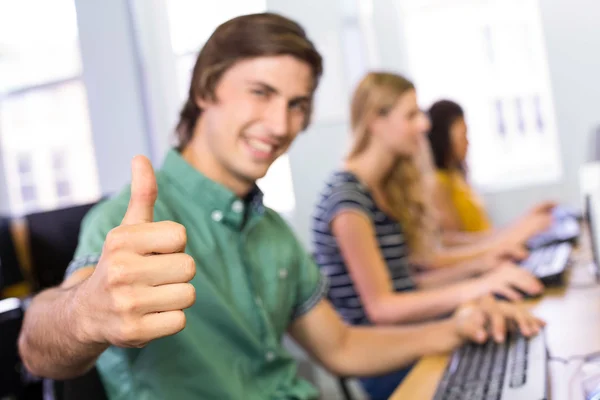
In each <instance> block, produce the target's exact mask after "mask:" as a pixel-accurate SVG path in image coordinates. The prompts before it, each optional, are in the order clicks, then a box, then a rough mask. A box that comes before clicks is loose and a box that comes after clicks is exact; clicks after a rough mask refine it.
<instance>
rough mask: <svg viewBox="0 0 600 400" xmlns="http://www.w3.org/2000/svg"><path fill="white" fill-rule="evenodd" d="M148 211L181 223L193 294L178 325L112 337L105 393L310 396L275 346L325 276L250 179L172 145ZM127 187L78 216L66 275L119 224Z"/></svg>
mask: <svg viewBox="0 0 600 400" xmlns="http://www.w3.org/2000/svg"><path fill="white" fill-rule="evenodd" d="M156 177H157V183H158V188H159V192H158V199H157V201H156V205H155V209H154V219H155V221H161V220H170V221H175V222H178V223H180V224H182V225H184V226H185V227H186V230H187V239H188V240H187V247H186V250H185V251H186V253H188V254H189V255H191V256H192V257H193V258H194V259H195V261H196V270H197V273H196V276H195V277H194V279H193V280H192V281H191V283H192V284H193V285H194V287H195V288H196V303H195V304H194V305H193V306H192V307H191V308H189V309H187V310H185V314H186V318H187V325H186V327H185V329H184V330H183V331H181V332H180V333H178V334H176V335H173V336H170V337H165V338H161V339H158V340H154V341H152V342H151V343H149V344H148V345H147V346H146V347H144V348H143V349H122V348H117V347H111V348H109V349H108V350H106V351H105V352H104V353H103V354H102V355H101V356H100V358H99V359H98V362H97V369H98V371H99V373H100V375H101V378H102V380H103V383H104V386H105V388H106V390H107V393H108V395H109V398H110V399H111V400H124V399H128V400H129V399H131V400H145V399H175V400H186V399H194V400H196V399H216V400H228V399H231V400H240V399H244V400H254V399H255V400H265V399H314V398H317V397H318V394H317V391H316V389H315V388H314V387H313V386H312V385H310V384H309V383H308V382H306V381H304V380H302V379H300V378H298V377H297V368H296V363H295V360H294V359H293V358H292V357H291V355H290V354H288V352H287V351H286V350H285V349H284V348H283V347H282V338H283V335H284V333H285V332H286V329H287V328H288V326H289V325H290V323H291V322H292V321H293V319H294V318H297V317H298V316H300V315H302V314H304V313H306V312H307V311H308V310H310V309H311V308H312V307H314V306H315V305H316V304H317V303H318V302H319V300H321V298H323V296H324V295H325V292H326V282H325V280H324V278H323V277H322V275H321V274H320V273H319V270H318V268H317V267H316V265H315V264H314V263H313V261H312V259H311V257H310V256H309V255H308V254H307V253H306V252H305V251H304V250H303V249H302V246H301V245H300V243H299V242H298V240H297V239H296V237H295V236H294V234H293V233H292V231H291V230H290V228H289V227H288V225H287V224H286V222H285V221H284V220H283V219H282V218H281V217H280V216H279V215H278V214H277V213H276V212H274V211H273V210H271V209H268V208H266V207H265V206H264V205H263V203H262V194H261V193H260V191H259V190H258V189H256V190H255V191H254V192H253V193H252V194H251V195H250V196H249V197H248V199H245V200H242V199H239V198H237V197H236V196H235V195H234V194H233V193H232V192H231V191H229V190H228V189H226V188H225V187H223V186H221V185H219V184H217V183H216V182H214V181H212V180H209V179H208V178H206V177H204V176H203V175H202V174H200V173H199V172H198V171H197V170H195V169H194V168H193V167H192V166H190V165H189V164H188V163H187V162H186V161H185V160H184V159H183V158H182V157H181V156H180V155H179V153H178V152H176V151H175V150H171V151H170V152H169V153H168V154H167V157H166V159H165V162H164V165H163V167H162V169H161V170H160V171H158V172H157V174H156ZM129 196H130V188H129V187H127V188H126V189H125V190H123V191H122V192H121V193H120V194H118V195H117V196H115V197H113V198H112V199H110V200H107V201H104V202H102V203H100V204H99V205H97V206H96V207H94V208H93V209H92V211H91V212H90V213H89V214H88V215H87V216H86V218H85V219H84V221H83V223H82V230H81V235H80V241H79V245H78V248H77V251H76V254H75V258H74V261H73V262H72V263H71V265H70V266H69V269H68V271H67V275H68V274H70V273H72V272H73V271H75V270H76V269H78V268H81V267H83V266H85V265H95V263H97V261H98V258H99V254H100V253H101V251H102V246H103V243H104V240H105V238H106V235H107V233H108V232H109V231H110V230H111V229H112V228H114V227H115V226H117V225H119V224H120V222H121V220H122V218H123V216H124V214H125V211H126V209H127V205H128V202H129Z"/></svg>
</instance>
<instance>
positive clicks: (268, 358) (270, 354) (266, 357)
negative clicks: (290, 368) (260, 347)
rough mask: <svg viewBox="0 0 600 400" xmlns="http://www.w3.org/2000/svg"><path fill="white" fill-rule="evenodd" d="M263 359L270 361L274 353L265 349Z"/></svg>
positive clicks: (273, 357)
mask: <svg viewBox="0 0 600 400" xmlns="http://www.w3.org/2000/svg"><path fill="white" fill-rule="evenodd" d="M265 359H266V360H267V361H268V362H271V361H273V360H274V359H275V353H273V352H272V351H267V354H265Z"/></svg>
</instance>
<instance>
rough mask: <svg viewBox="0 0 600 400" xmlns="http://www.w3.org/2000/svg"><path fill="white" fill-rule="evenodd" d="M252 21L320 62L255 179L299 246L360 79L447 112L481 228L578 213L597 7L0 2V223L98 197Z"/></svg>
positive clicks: (150, 148)
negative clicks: (228, 28)
mask: <svg viewBox="0 0 600 400" xmlns="http://www.w3.org/2000/svg"><path fill="white" fill-rule="evenodd" d="M263 11H273V12H278V13H282V14H284V15H286V16H288V17H291V18H293V19H295V20H297V21H298V22H300V23H301V24H302V25H303V26H304V27H305V29H306V30H307V31H308V33H309V36H310V37H311V38H312V40H313V41H314V42H315V44H316V46H317V47H318V49H319V50H320V51H321V53H322V54H323V56H324V60H325V74H324V77H323V79H322V81H321V84H320V87H319V89H318V92H317V98H316V107H315V115H314V118H313V123H312V125H311V126H310V127H309V129H308V130H307V131H306V132H305V133H304V134H303V135H302V136H301V137H300V138H299V139H298V140H297V142H296V143H295V144H294V145H293V146H292V149H291V151H290V153H289V154H288V155H286V156H284V157H281V159H279V160H278V161H277V162H276V163H275V164H274V165H273V167H272V168H271V169H270V171H269V173H268V175H267V176H266V177H265V178H264V179H262V180H261V181H260V186H261V187H262V189H263V191H264V192H265V194H266V202H267V203H268V205H270V206H271V207H273V208H274V209H276V210H277V211H279V212H281V213H282V214H283V215H284V216H285V217H286V218H287V219H288V221H289V222H290V224H291V225H292V226H293V228H294V230H295V231H296V232H297V234H298V235H299V237H300V238H301V240H302V241H303V242H304V243H305V244H306V245H307V246H308V243H309V221H310V214H311V212H312V210H313V206H314V203H315V201H316V196H317V192H318V191H319V190H320V189H321V187H322V184H323V181H324V179H325V178H326V177H327V176H328V174H329V173H330V172H331V170H333V169H335V168H337V167H338V166H339V163H340V161H341V157H342V156H343V154H344V153H345V151H346V148H347V145H348V142H349V138H350V134H349V131H348V111H349V110H348V109H349V101H350V94H351V92H352V90H353V88H354V86H355V84H356V83H357V81H358V80H359V79H360V78H361V77H362V76H363V75H364V74H365V73H366V72H367V71H369V70H374V69H377V70H389V71H394V72H399V73H401V74H404V75H405V76H407V77H408V78H410V79H411V80H413V81H414V82H415V84H416V87H417V91H418V95H419V102H420V104H421V106H422V107H423V108H427V107H429V105H431V103H433V102H434V101H436V100H438V99H440V98H449V99H453V100H455V101H458V102H459V103H461V104H462V105H463V106H464V108H465V110H466V118H467V122H468V125H469V129H470V137H469V138H470V150H469V160H468V163H469V168H470V178H471V180H472V183H473V185H474V186H475V187H476V188H477V189H478V190H479V192H480V193H482V194H483V195H484V198H485V201H486V202H487V209H488V210H489V212H490V213H491V216H492V218H493V219H494V222H496V223H498V224H503V223H506V222H507V221H509V220H511V219H512V218H514V217H515V216H516V215H518V214H520V213H522V212H523V211H524V210H525V209H526V208H528V207H529V206H530V205H532V204H533V203H535V202H536V201H538V200H542V199H546V198H552V199H555V200H557V201H559V202H560V203H563V204H569V205H572V206H576V207H579V206H581V204H580V195H579V193H580V188H579V169H580V167H581V166H582V165H583V164H584V163H585V162H587V161H590V160H595V159H597V158H598V156H597V154H600V150H599V148H598V147H597V146H598V144H597V138H596V134H597V132H598V126H599V125H600V79H599V78H598V71H600V52H598V51H597V49H599V48H600V34H599V29H600V28H598V21H599V20H600V2H598V1H597V0H570V1H566V0H303V1H297V0H218V1H212V0H211V1H209V0H104V1H91V0H0V214H1V215H5V216H10V217H16V218H19V217H21V216H25V215H27V214H30V213H34V212H38V211H48V210H54V209H59V208H64V207H71V206H74V205H79V204H86V203H91V202H94V201H96V200H97V199H99V198H100V197H102V196H105V195H110V194H112V193H114V192H116V191H118V190H119V189H120V188H121V187H122V186H123V185H124V184H126V183H127V182H128V181H129V179H130V173H129V170H130V161H131V158H132V157H133V156H134V155H136V154H139V153H142V154H146V155H148V156H149V157H150V158H151V159H152V161H153V163H154V164H155V166H156V167H158V166H160V164H161V162H162V158H163V156H164V154H165V152H166V150H167V149H168V148H169V147H170V146H171V145H172V143H173V139H174V133H173V130H174V126H175V123H176V122H177V119H178V111H179V108H180V106H181V105H182V102H183V99H184V98H185V95H186V91H187V89H188V85H189V79H190V71H191V68H192V67H193V63H194V61H195V58H196V55H197V52H198V50H199V49H200V48H201V46H202V45H203V43H204V42H205V41H206V40H207V38H208V36H209V35H210V34H211V32H212V31H213V30H214V28H216V27H217V26H218V25H219V24H221V23H222V22H224V21H226V20H227V19H230V18H232V17H234V16H237V15H241V14H247V13H255V12H263ZM317 375H318V374H317ZM316 379H317V380H321V381H323V380H326V378H324V377H323V376H321V377H319V375H318V376H317V378H316ZM321 386H323V387H326V386H327V383H323V384H322V385H321ZM325 393H326V390H325ZM325 397H326V398H329V397H327V396H325Z"/></svg>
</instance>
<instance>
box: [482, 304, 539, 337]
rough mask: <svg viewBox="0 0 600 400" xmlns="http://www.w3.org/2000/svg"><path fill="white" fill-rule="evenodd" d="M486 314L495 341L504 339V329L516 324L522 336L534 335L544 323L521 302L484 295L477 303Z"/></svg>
mask: <svg viewBox="0 0 600 400" xmlns="http://www.w3.org/2000/svg"><path fill="white" fill-rule="evenodd" d="M477 305H478V306H479V307H480V308H481V310H482V311H483V312H484V314H485V316H486V321H487V325H488V327H489V333H490V335H491V336H492V337H493V338H494V340H495V341H496V342H502V341H504V338H505V337H506V330H507V329H509V328H511V327H513V326H516V327H518V329H519V330H520V331H521V333H522V334H523V335H524V336H527V337H529V336H534V335H537V334H538V333H539V332H540V329H541V328H542V327H543V326H544V325H545V324H546V323H545V322H544V321H543V320H541V319H539V318H537V317H536V316H535V315H533V314H531V312H529V310H528V309H527V307H526V306H525V305H524V304H523V303H521V302H513V303H509V302H506V301H500V300H496V299H495V298H494V297H493V296H484V297H483V298H481V300H480V301H479V302H478V304H477Z"/></svg>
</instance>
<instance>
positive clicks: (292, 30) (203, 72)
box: [176, 13, 323, 149]
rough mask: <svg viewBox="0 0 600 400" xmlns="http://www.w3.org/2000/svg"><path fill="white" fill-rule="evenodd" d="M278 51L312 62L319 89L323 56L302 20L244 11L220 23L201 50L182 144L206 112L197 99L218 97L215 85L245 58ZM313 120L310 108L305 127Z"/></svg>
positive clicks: (181, 127)
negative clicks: (299, 22) (309, 36)
mask: <svg viewBox="0 0 600 400" xmlns="http://www.w3.org/2000/svg"><path fill="white" fill-rule="evenodd" d="M277 55H291V56H293V57H296V58H297V59H299V60H302V61H305V62H306V63H307V64H309V65H310V67H311V68H312V73H313V78H314V87H313V90H314V89H316V87H317V84H318V81H319V78H320V77H321V74H322V73H323V60H322V58H321V55H320V54H319V52H318V51H317V50H316V48H315V46H314V45H313V44H312V42H311V41H310V40H309V39H308V38H307V36H306V32H305V31H304V29H303V28H302V27H301V26H300V25H299V24H297V23H296V22H294V21H292V20H290V19H288V18H285V17H283V16H281V15H277V14H273V13H262V14H250V15H243V16H240V17H236V18H233V19H231V20H229V21H227V22H225V23H223V24H222V25H220V26H219V27H218V28H217V29H216V30H215V31H214V33H213V34H212V35H211V36H210V38H209V39H208V41H207V42H206V44H205V45H204V46H203V48H202V50H201V51H200V54H198V59H197V60H196V65H195V66H194V71H193V74H192V81H191V84H190V90H189V94H188V99H187V101H186V102H185V104H184V106H183V109H182V110H181V113H180V118H179V123H178V124H177V129H176V132H177V137H178V139H179V148H180V149H183V148H184V147H185V146H186V145H187V144H188V143H189V142H190V140H191V139H192V135H193V132H194V126H195V125H196V121H197V120H198V118H199V117H200V115H201V114H202V110H201V109H200V107H198V105H197V104H196V99H198V98H201V99H207V100H211V101H212V100H216V99H215V88H216V86H217V83H218V82H219V79H221V76H223V73H224V72H225V71H227V70H228V69H229V68H231V67H232V66H233V65H234V64H235V63H236V62H238V61H241V60H244V59H250V58H255V57H265V56H277ZM309 120H310V110H309V112H308V113H307V118H306V122H305V126H304V127H305V128H306V126H308V123H309Z"/></svg>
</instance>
